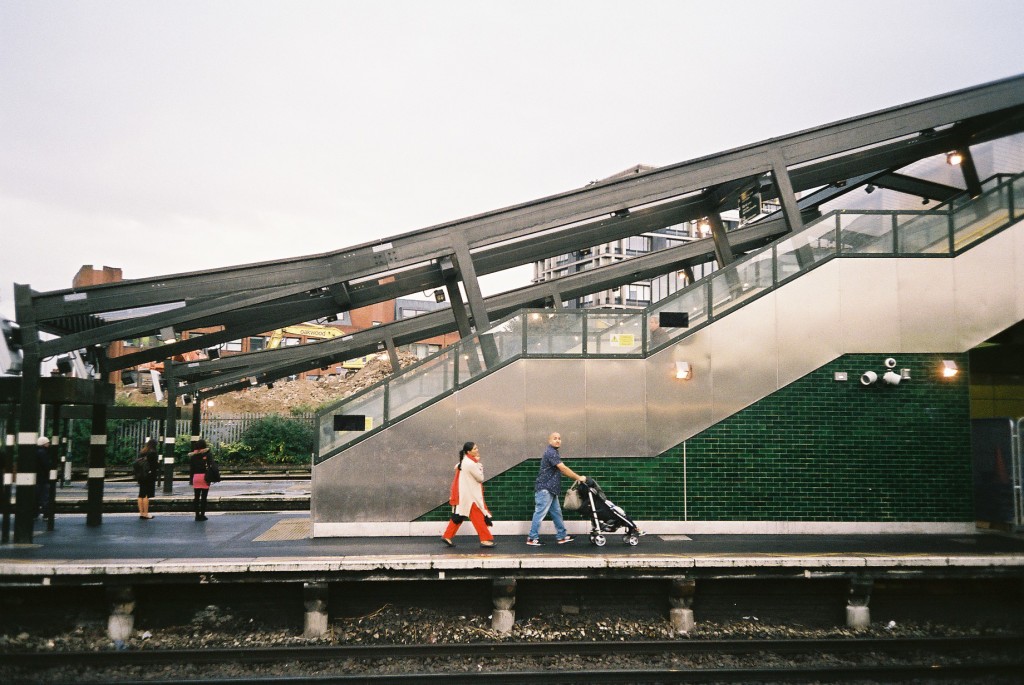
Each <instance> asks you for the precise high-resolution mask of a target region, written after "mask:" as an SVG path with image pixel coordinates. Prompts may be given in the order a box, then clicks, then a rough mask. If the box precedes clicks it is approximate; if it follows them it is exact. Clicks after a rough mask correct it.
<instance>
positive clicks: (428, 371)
mask: <svg viewBox="0 0 1024 685" xmlns="http://www.w3.org/2000/svg"><path fill="white" fill-rule="evenodd" d="M461 352H462V347H461V346H452V347H449V348H447V349H445V350H442V351H441V353H440V354H437V355H434V356H432V357H428V358H427V359H424V360H423V361H422V362H420V363H419V364H418V365H417V366H416V368H415V369H413V370H412V371H411V372H410V373H402V374H399V375H397V376H394V377H393V378H392V379H391V380H390V381H388V385H389V387H390V393H389V398H388V420H393V419H397V418H398V417H400V416H403V415H405V414H407V413H409V412H411V411H413V410H415V409H418V408H419V407H420V406H422V405H424V404H426V403H427V402H429V401H433V400H434V399H436V398H438V397H441V396H443V395H446V394H448V392H449V391H451V390H453V389H454V388H455V358H456V356H457V355H459V354H460V353H461Z"/></svg>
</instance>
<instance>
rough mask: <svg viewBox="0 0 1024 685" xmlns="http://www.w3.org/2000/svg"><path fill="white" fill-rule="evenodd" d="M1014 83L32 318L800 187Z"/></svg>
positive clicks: (373, 268) (233, 289) (59, 299)
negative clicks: (703, 197)
mask: <svg viewBox="0 0 1024 685" xmlns="http://www.w3.org/2000/svg"><path fill="white" fill-rule="evenodd" d="M1022 83H1024V79H1022V77H1016V78H1012V79H1005V80H1003V81H998V82H994V83H991V84H987V85H985V86H979V87H977V88H973V89H967V90H963V91H958V92H956V93H952V94H948V95H945V96H939V97H936V98H930V99H927V100H922V101H919V102H916V103H911V104H909V105H903V106H900V107H896V108H891V109H889V110H883V111H881V112H877V113H874V114H871V115H866V116H863V117H857V118H854V119H848V120H845V121H842V122H838V123H836V124H830V125H827V126H823V127H819V128H816V129H811V130H808V131H804V132H801V133H797V134H792V135H790V136H785V137H782V138H777V139H773V140H771V141H767V142H765V143H759V144H756V145H750V146H746V147H742V148H737V149H735V150H731V151H728V152H725V153H722V154H719V155H715V156H712V157H705V158H701V159H697V160H693V161H690V162H685V163H682V164H677V165H672V166H668V167H663V168H661V169H657V170H654V171H651V172H647V173H645V174H640V175H637V176H633V177H627V178H622V179H615V180H611V181H607V182H604V183H600V184H596V185H593V186H588V187H586V188H582V189H577V190H573V191H569V192H566V193H561V194H559V195H554V196H550V197H548V198H544V199H541V200H537V201H534V202H529V203H524V204H521V205H515V206H513V207H509V208H505V209H501V210H497V211H494V212H488V213H485V214H481V215H477V216H473V217H468V218H465V219H461V220H458V221H454V222H450V223H445V224H440V225H438V226H434V227H431V228H427V229H422V230H420V231H415V232H412V233H407V234H403V235H399V236H396V237H394V238H391V239H388V240H381V241H374V242H371V243H365V244H363V245H359V246H356V247H353V248H349V249H346V250H341V251H338V252H332V253H325V254H321V255H314V256H312V257H304V258H296V259H289V260H278V261H274V262H265V263H262V264H255V265H246V266H239V267H230V268H227V269H217V270H210V271H204V272H199V273H193V274H180V275H177V276H166V277H159V278H152V279H139V280H136V281H125V282H122V283H118V284H112V285H108V286H95V287H93V288H88V289H82V290H80V291H77V292H76V291H73V290H71V291H55V292H52V293H44V294H37V295H36V296H35V297H34V305H35V307H36V320H37V321H39V322H41V323H42V324H43V329H44V330H45V322H46V321H48V320H56V319H59V318H68V317H73V316H76V315H89V314H97V313H102V312H107V311H116V310H118V309H123V308H124V307H125V303H130V304H129V305H128V306H131V307H140V306H148V305H152V304H160V303H168V302H189V301H192V300H195V299H197V298H213V297H218V296H223V295H230V294H233V293H237V292H238V291H239V290H241V289H242V287H241V284H243V283H244V289H246V290H250V291H251V290H254V289H262V288H270V289H277V288H285V287H288V286H292V285H294V284H295V283H297V282H303V281H304V280H305V281H310V282H316V278H315V276H312V275H311V274H319V275H320V276H321V277H322V276H323V275H324V274H330V276H329V277H327V278H324V279H323V280H321V281H320V282H321V283H322V282H325V281H326V282H333V283H339V282H347V281H352V280H355V279H359V278H368V277H371V276H373V275H374V274H379V273H381V272H383V271H387V270H394V269H401V268H408V267H411V266H413V265H415V264H418V263H422V262H424V261H429V260H433V259H437V258H439V257H442V256H445V255H447V254H450V253H451V247H450V245H451V241H450V233H451V232H452V231H458V232H460V233H461V234H462V237H463V238H464V239H465V242H466V244H467V245H468V246H469V248H470V250H471V251H472V250H478V249H481V248H486V247H488V246H491V245H495V244H498V243H501V242H504V241H508V240H513V239H517V238H522V237H524V236H529V235H532V234H535V233H539V232H543V231H547V230H551V229H553V228H557V227H558V226H561V225H565V224H569V223H573V222H578V221H585V220H588V219H593V218H594V217H597V216H600V215H604V214H610V213H613V212H616V211H620V210H622V209H628V208H629V207H634V206H637V205H642V204H646V203H651V202H659V201H663V200H666V199H669V198H672V197H676V196H679V195H680V194H683V193H687V192H696V191H701V190H702V189H704V188H708V187H712V186H715V185H717V184H721V183H723V182H727V181H729V180H731V179H735V178H742V177H747V176H751V175H756V174H759V173H765V172H767V171H769V170H770V169H771V168H772V165H771V160H772V159H773V158H774V159H778V158H779V157H781V159H783V160H784V161H785V163H786V164H787V165H789V166H790V169H791V174H792V176H793V178H792V183H793V186H794V188H797V189H799V188H800V186H801V185H802V184H801V183H800V181H799V176H800V173H801V171H800V169H799V167H800V166H801V165H805V164H807V163H809V162H811V161H813V160H815V159H821V158H824V157H828V156H830V155H837V154H842V153H845V152H848V151H851V150H857V149H859V148H864V147H867V146H871V145H875V144H878V143H879V142H881V141H885V140H892V139H895V138H898V137H900V136H906V135H913V134H915V133H917V132H920V131H925V130H930V129H933V128H934V127H940V126H943V125H946V124H949V123H950V121H951V117H952V120H953V121H961V122H963V121H965V120H966V119H969V118H970V117H976V116H982V115H985V114H989V113H992V112H997V111H1000V110H1004V111H1009V110H1013V109H1014V108H1019V107H1020V106H1021V105H1024V87H1022ZM874 168H879V166H874ZM842 175H845V176H850V175H853V174H842ZM506 268H507V267H506ZM477 271H478V273H484V272H483V271H481V270H479V269H478V270H477ZM69 295H70V296H72V297H71V298H70V299H69V298H68V296H69ZM102 328H103V327H101V329H100V330H102ZM102 336H103V334H102V333H99V334H98V336H97V338H96V339H97V340H98V341H100V342H102V341H104V340H110V339H113V338H112V337H111V336H107V337H105V338H104V337H102Z"/></svg>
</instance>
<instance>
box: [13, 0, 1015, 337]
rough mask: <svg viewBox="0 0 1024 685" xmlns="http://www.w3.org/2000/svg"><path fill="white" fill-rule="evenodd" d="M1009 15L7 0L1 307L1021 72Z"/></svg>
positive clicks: (777, 3)
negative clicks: (17, 289)
mask: <svg viewBox="0 0 1024 685" xmlns="http://www.w3.org/2000/svg"><path fill="white" fill-rule="evenodd" d="M1022 29H1024V2H1020V0H984V1H982V0H928V1H927V2H924V1H922V2H910V1H900V0H881V1H875V0H857V2H845V3H841V2H832V3H824V2H820V1H819V2H797V1H790V2H786V1H784V0H774V1H772V2H765V1H764V0H754V1H750V2H745V1H740V0H732V1H730V2H711V1H707V0H701V1H699V2H698V1H693V2H689V1H681V0H677V1H675V2H646V1H644V0H630V1H628V2H626V1H625V0H615V1H602V0H589V1H587V2H554V1H551V0H547V1H544V2H530V1H528V0H527V1H524V0H519V1H517V2H514V3H513V2H481V1H473V2H447V1H432V2H426V1H423V0H418V1H415V2H366V1H363V2H340V1H339V2H312V1H301V0H289V1H288V2H257V1H254V0H229V1H223V2H187V1H185V2H163V1H161V2H156V1H149V0H111V1H106V2H90V1H81V2H54V1H46V0H0V314H3V315H6V316H7V317H9V318H13V316H14V304H13V299H12V283H14V282H17V283H27V284H30V285H31V286H32V287H33V288H35V289H36V290H44V291H45V290H54V289H59V288H67V287H70V285H71V279H72V277H73V276H74V274H75V273H76V272H77V271H78V269H79V267H80V266H81V265H83V264H92V265H94V266H96V267H102V266H103V265H109V266H115V267H120V268H122V269H123V271H124V276H125V278H141V277H147V276H157V275H161V274H175V273H182V272H187V271H191V270H197V269H207V268H215V267H223V266H231V265H235V264H244V263H250V262H258V261H265V260H271V259H278V258H283V257H294V256H301V255H308V254H315V253H320V252H327V251H331V250H337V249H341V248H343V247H346V246H350V245H355V244H358V243H362V242H365V241H368V240H372V239H375V238H382V237H386V236H390V235H395V234H398V233H404V232H407V231H411V230H415V229H418V228H424V227H427V226H431V225H434V224H437V223H441V222H444V221H449V220H453V219H458V218H461V217H464V216H468V215H471V214H475V213H479V212H484V211H487V210H492V209H498V208H501V207H505V206H508V205H511V204H516V203H519V202H525V201H528V200H532V199H536V198H539V197H544V196H547V195H551V194H554V193H558V192H562V191H566V190H570V189H572V188H577V187H580V186H583V185H585V184H586V183H587V182H589V181H591V180H594V179H598V178H603V177H606V176H609V175H611V174H613V173H616V172H618V171H621V170H623V169H625V168H626V167H629V166H630V165H632V164H637V163H643V164H651V165H655V166H662V165H666V164H673V163H677V162H682V161H685V160H688V159H692V158H695V157H699V156H702V155H706V154H711V153H714V152H719V151H723V150H726V149H729V148H733V147H737V146H740V145H745V144H748V143H754V142H757V141H760V140H764V139H766V138H770V137H773V136H778V135H784V134H787V133H792V132H795V131H798V130H801V129H805V128H809V127H813V126H818V125H821V124H825V123H829V122H832V121H836V120H839V119H843V118H846V117H850V116H855V115H858V114H864V113H867V112H871V111H875V110H878V109H883V108H886V107H891V106H895V105H900V104H903V103H907V102H911V101H913V100H917V99H921V98H925V97H930V96H934V95H940V94H943V93H947V92H950V91H953V90H958V89H960V88H966V87H970V86H975V85H979V84H982V83H986V82H989V81H993V80H997V79H1000V78H1004V77H1007V76H1014V75H1017V74H1020V73H1024V49H1022V47H1021V31H1022ZM528 274H529V271H528V270H526V271H525V272H524V270H522V269H521V270H519V271H518V273H517V274H515V275H514V277H513V278H506V279H503V280H500V281H494V280H492V281H491V282H487V281H485V293H487V292H494V291H496V290H503V289H506V288H508V287H514V286H519V285H525V284H526V279H528V277H529V275H528Z"/></svg>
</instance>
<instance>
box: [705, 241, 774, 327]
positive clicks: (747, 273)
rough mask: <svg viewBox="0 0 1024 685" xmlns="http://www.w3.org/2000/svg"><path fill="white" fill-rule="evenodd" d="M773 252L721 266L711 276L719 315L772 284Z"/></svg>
mask: <svg viewBox="0 0 1024 685" xmlns="http://www.w3.org/2000/svg"><path fill="white" fill-rule="evenodd" d="M772 266H773V260H772V251H771V250H765V251H764V252H760V253H758V254H755V255H754V256H753V257H750V258H748V259H744V260H743V261H742V262H736V263H734V264H730V265H729V266H727V267H725V268H724V269H719V270H718V271H717V272H716V273H715V274H714V275H713V276H712V277H711V298H712V299H711V303H712V304H711V306H712V312H713V314H714V315H715V316H718V315H719V314H721V313H722V312H724V311H727V310H729V309H731V308H733V307H735V306H737V305H739V304H741V303H743V302H746V301H747V300H749V299H751V298H752V297H754V296H756V295H758V294H760V293H762V292H764V291H765V290H768V289H770V288H771V287H772Z"/></svg>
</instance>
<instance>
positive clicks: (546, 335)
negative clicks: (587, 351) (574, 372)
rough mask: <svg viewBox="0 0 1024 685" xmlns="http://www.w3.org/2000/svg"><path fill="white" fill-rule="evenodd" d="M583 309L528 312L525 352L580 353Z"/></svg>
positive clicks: (530, 353) (528, 353)
mask: <svg viewBox="0 0 1024 685" xmlns="http://www.w3.org/2000/svg"><path fill="white" fill-rule="evenodd" d="M583 311H585V310H574V311H559V312H552V311H550V310H548V311H543V312H536V311H534V312H529V313H528V314H527V315H526V317H525V322H526V354H527V355H531V356H532V355H540V356H544V355H549V354H557V355H569V354H571V355H579V354H582V353H583V320H584V318H583V315H582V312H583Z"/></svg>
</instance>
